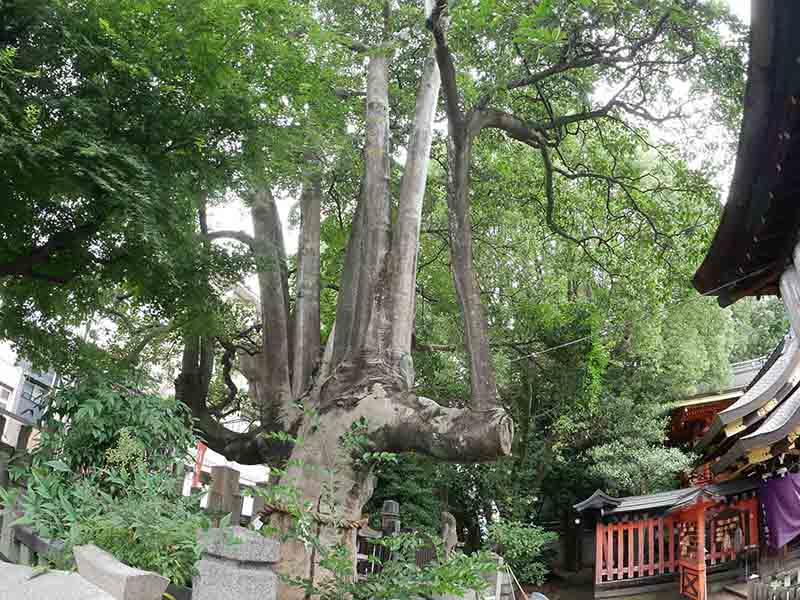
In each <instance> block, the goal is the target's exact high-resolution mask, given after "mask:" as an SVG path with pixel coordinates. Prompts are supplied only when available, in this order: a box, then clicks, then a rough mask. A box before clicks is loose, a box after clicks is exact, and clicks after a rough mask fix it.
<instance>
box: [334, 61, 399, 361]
mask: <svg viewBox="0 0 800 600" xmlns="http://www.w3.org/2000/svg"><path fill="white" fill-rule="evenodd" d="M366 134H367V139H366V147H365V150H364V162H365V165H364V169H365V171H364V172H365V179H364V198H363V202H364V206H363V219H364V220H363V222H362V226H363V228H364V229H363V233H362V236H361V240H360V242H361V245H360V248H359V249H360V253H359V264H358V267H357V268H358V269H359V270H360V275H359V277H358V287H357V290H356V296H355V310H354V314H353V320H352V322H351V329H352V332H351V334H350V342H349V350H350V352H351V353H352V354H353V356H355V355H358V354H360V353H361V352H363V351H364V350H367V349H376V348H377V347H378V346H379V341H378V337H379V335H380V332H381V329H382V324H381V323H380V322H379V321H380V318H381V314H380V311H377V310H375V308H376V301H377V299H378V296H379V294H380V292H381V291H382V290H380V286H381V284H382V282H381V279H382V275H383V271H384V268H385V264H386V256H387V253H388V250H389V227H390V210H391V207H390V202H389V64H388V58H387V57H386V56H385V55H384V54H379V55H373V56H372V57H370V60H369V66H368V72H367V126H366ZM358 241H359V240H356V242H358ZM340 325H344V323H340Z"/></svg>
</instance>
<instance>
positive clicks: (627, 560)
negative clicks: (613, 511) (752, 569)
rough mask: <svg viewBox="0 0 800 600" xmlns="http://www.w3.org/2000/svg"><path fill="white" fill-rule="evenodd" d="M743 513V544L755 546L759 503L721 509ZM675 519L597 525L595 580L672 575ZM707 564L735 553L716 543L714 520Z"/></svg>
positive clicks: (674, 568)
mask: <svg viewBox="0 0 800 600" xmlns="http://www.w3.org/2000/svg"><path fill="white" fill-rule="evenodd" d="M727 508H735V509H737V510H740V511H742V514H743V518H744V520H745V523H743V525H744V527H743V532H744V543H745V545H746V546H753V545H756V544H758V521H757V516H756V515H757V513H758V500H757V499H756V498H749V499H747V500H741V501H739V502H737V503H733V504H730V505H724V506H722V507H721V509H723V510H724V509H727ZM676 525H677V522H676V520H675V518H674V517H671V516H666V517H656V518H650V519H637V520H630V521H619V522H614V523H608V524H605V523H600V522H598V523H597V530H596V544H595V546H596V548H595V552H596V555H595V581H596V583H609V582H613V581H621V580H627V579H634V578H638V577H651V576H655V575H663V574H669V573H675V572H676V571H677V568H678V538H677V536H678V534H677V526H676ZM709 529H710V531H709V533H710V535H709V542H707V543H706V548H707V549H708V555H707V557H706V562H707V563H708V564H709V565H715V564H719V563H722V562H726V561H731V560H734V559H735V558H736V555H735V551H733V550H730V551H728V552H724V551H723V550H722V548H720V547H717V545H716V543H715V535H714V534H715V531H714V520H713V519H712V520H711V525H710V528H709Z"/></svg>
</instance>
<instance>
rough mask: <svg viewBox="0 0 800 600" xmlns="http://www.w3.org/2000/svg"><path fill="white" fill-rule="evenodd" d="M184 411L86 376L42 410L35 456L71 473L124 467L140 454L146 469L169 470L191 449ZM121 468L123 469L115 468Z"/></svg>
mask: <svg viewBox="0 0 800 600" xmlns="http://www.w3.org/2000/svg"><path fill="white" fill-rule="evenodd" d="M193 442H194V436H193V434H192V430H191V425H190V417H189V413H188V409H187V408H186V407H185V406H184V405H183V404H180V403H178V402H176V401H175V399H174V398H164V397H161V396H159V395H157V394H156V393H155V392H154V391H151V390H147V389H145V390H142V389H140V388H138V387H136V383H135V382H127V381H121V382H120V381H113V380H109V379H107V378H106V377H105V376H103V375H100V374H93V375H87V376H86V378H85V379H82V380H80V381H78V382H77V383H75V384H74V385H70V386H68V387H65V388H63V389H61V390H59V391H58V393H57V394H55V396H54V397H53V398H52V400H51V401H50V402H49V403H48V404H47V406H46V407H45V411H44V414H43V416H42V434H41V437H40V441H39V446H38V447H37V449H36V452H35V454H34V456H36V457H42V458H47V459H51V458H56V459H58V460H60V461H62V462H64V463H65V464H66V465H67V467H68V468H69V469H70V470H71V471H73V472H80V471H84V470H87V469H92V468H95V467H101V466H103V465H105V464H106V463H107V462H108V460H109V458H111V464H112V466H117V467H125V466H127V465H126V464H124V463H126V462H128V463H130V462H131V461H134V462H135V459H136V455H141V454H143V459H144V461H145V462H146V464H147V466H148V468H149V469H153V470H163V469H171V467H172V465H174V464H175V463H176V462H179V461H181V460H183V459H184V458H185V456H186V453H187V452H188V450H189V448H191V447H192V446H193ZM120 463H123V464H120Z"/></svg>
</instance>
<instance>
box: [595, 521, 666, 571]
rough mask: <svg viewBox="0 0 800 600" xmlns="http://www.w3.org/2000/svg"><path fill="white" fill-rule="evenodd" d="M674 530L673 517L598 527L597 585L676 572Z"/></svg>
mask: <svg viewBox="0 0 800 600" xmlns="http://www.w3.org/2000/svg"><path fill="white" fill-rule="evenodd" d="M675 536H676V532H675V527H674V523H673V519H672V517H658V518H654V519H639V520H636V521H623V522H618V523H609V524H608V525H606V524H603V523H598V524H597V547H596V556H595V576H596V581H597V583H608V582H610V581H618V580H622V579H633V578H636V577H650V576H653V575H661V574H664V573H674V572H675V569H676V565H677V557H676V556H675V546H676V541H675Z"/></svg>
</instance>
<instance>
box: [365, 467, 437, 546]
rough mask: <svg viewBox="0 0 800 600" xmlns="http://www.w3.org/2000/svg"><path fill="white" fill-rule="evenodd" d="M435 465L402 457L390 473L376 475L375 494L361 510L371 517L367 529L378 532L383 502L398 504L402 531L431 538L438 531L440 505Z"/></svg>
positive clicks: (384, 471)
mask: <svg viewBox="0 0 800 600" xmlns="http://www.w3.org/2000/svg"><path fill="white" fill-rule="evenodd" d="M442 483H443V482H442V481H440V480H439V477H438V473H437V465H436V463H435V461H433V460H432V459H430V458H428V457H426V456H420V455H418V454H403V455H400V456H399V457H398V460H397V463H396V464H395V465H393V466H392V468H390V469H382V470H380V471H379V472H378V473H377V477H376V480H375V491H374V493H373V494H372V498H371V499H370V500H369V502H368V503H367V504H366V506H365V507H364V512H365V513H366V514H368V515H371V517H372V522H371V523H370V525H371V526H372V527H373V528H375V529H380V512H381V508H382V507H383V502H384V501H385V500H394V501H396V502H399V503H400V523H401V525H402V527H403V528H408V529H410V530H412V531H417V532H423V533H427V534H431V535H434V534H436V533H438V531H439V528H440V520H441V513H442V510H443V506H442V501H441V499H440V498H439V495H438V494H437V492H438V491H440V490H438V489H437V486H439V485H442Z"/></svg>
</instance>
